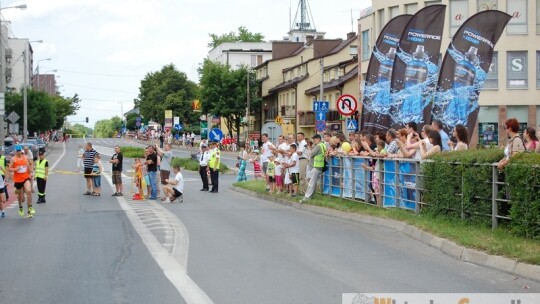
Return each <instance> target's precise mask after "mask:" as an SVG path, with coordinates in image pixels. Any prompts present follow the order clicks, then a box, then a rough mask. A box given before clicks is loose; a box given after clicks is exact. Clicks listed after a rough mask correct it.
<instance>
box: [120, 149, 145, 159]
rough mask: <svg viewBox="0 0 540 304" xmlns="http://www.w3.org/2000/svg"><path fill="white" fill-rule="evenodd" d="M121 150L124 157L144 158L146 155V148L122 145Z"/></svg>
mask: <svg viewBox="0 0 540 304" xmlns="http://www.w3.org/2000/svg"><path fill="white" fill-rule="evenodd" d="M120 151H122V154H123V155H124V157H129V158H143V157H144V148H140V147H133V146H121V147H120Z"/></svg>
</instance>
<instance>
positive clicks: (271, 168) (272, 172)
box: [266, 155, 276, 193]
mask: <svg viewBox="0 0 540 304" xmlns="http://www.w3.org/2000/svg"><path fill="white" fill-rule="evenodd" d="M274 160H275V156H274V155H270V157H268V165H267V167H266V176H268V184H269V185H270V191H268V193H274V191H275V190H276V184H275V181H276V179H275V176H276V163H275V162H274Z"/></svg>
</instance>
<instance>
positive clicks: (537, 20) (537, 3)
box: [536, 0, 540, 35]
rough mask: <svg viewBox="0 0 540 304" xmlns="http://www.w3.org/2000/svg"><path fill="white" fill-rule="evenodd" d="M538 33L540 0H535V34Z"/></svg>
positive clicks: (539, 28) (539, 27)
mask: <svg viewBox="0 0 540 304" xmlns="http://www.w3.org/2000/svg"><path fill="white" fill-rule="evenodd" d="M539 34H540V0H536V35H539Z"/></svg>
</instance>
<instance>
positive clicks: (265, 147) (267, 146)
mask: <svg viewBox="0 0 540 304" xmlns="http://www.w3.org/2000/svg"><path fill="white" fill-rule="evenodd" d="M261 138H262V142H263V144H262V151H261V163H262V165H263V166H262V171H263V172H264V174H265V175H266V169H268V160H269V159H268V158H269V157H270V155H271V154H272V149H273V148H274V145H273V144H272V143H271V142H270V140H269V139H268V134H266V133H264V134H263V135H262V136H261ZM266 191H270V183H269V182H268V177H267V176H266Z"/></svg>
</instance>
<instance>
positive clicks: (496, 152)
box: [423, 149, 504, 224]
mask: <svg viewBox="0 0 540 304" xmlns="http://www.w3.org/2000/svg"><path fill="white" fill-rule="evenodd" d="M503 156H504V155H503V151H502V150H500V149H484V150H467V151H455V152H451V153H442V154H439V155H434V156H433V157H432V158H431V159H432V160H433V161H432V162H425V163H424V164H423V172H424V175H425V177H424V185H425V189H426V192H425V195H424V201H425V202H426V203H428V204H429V206H427V207H426V208H425V210H426V211H427V212H430V213H433V214H435V215H445V216H447V217H451V218H462V216H464V217H465V218H466V219H467V220H474V221H481V222H485V223H486V224H487V223H490V222H491V218H490V217H486V216H477V214H478V213H481V214H491V197H492V187H491V180H492V167H491V166H489V164H492V163H495V162H498V161H499V160H500V159H501V158H503Z"/></svg>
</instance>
